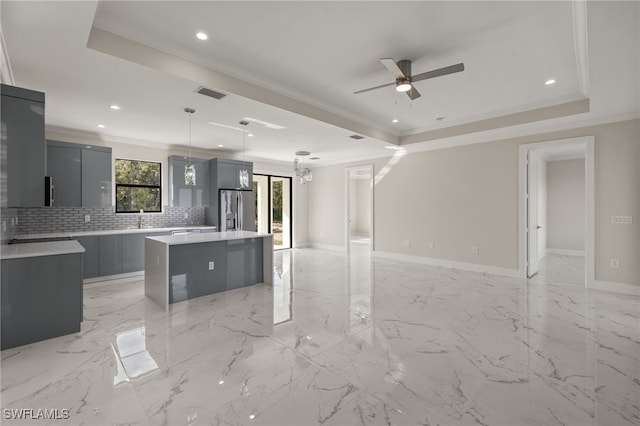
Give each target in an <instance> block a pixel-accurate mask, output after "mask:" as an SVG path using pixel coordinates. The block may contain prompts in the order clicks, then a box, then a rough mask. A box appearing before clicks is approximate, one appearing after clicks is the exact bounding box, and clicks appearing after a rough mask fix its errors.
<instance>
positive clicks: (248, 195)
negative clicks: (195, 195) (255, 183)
mask: <svg viewBox="0 0 640 426" xmlns="http://www.w3.org/2000/svg"><path fill="white" fill-rule="evenodd" d="M219 201H220V202H219V203H218V206H219V212H218V213H219V214H218V230H219V231H220V232H224V231H239V230H244V231H255V230H256V194H255V193H254V192H253V191H236V190H233V189H221V190H220V192H219Z"/></svg>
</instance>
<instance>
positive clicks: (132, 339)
mask: <svg viewBox="0 0 640 426" xmlns="http://www.w3.org/2000/svg"><path fill="white" fill-rule="evenodd" d="M111 348H112V349H113V355H114V356H115V358H116V368H117V374H116V376H115V377H114V378H113V385H114V386H116V385H118V384H120V383H123V382H129V381H130V380H131V379H135V378H138V377H141V376H143V375H145V374H148V373H151V372H153V371H157V370H158V364H157V363H156V362H155V360H154V359H153V358H152V357H151V355H150V354H149V352H148V351H147V345H146V340H145V327H138V328H134V329H131V330H127V331H124V332H122V333H118V334H116V336H115V342H114V343H112V344H111Z"/></svg>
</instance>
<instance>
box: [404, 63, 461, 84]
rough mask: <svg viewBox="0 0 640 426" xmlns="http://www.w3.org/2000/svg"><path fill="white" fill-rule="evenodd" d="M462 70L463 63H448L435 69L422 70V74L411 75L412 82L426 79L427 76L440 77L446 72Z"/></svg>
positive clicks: (451, 72)
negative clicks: (446, 65)
mask: <svg viewBox="0 0 640 426" xmlns="http://www.w3.org/2000/svg"><path fill="white" fill-rule="evenodd" d="M460 71H464V64H463V63H460V64H455V65H449V66H448V67H444V68H438V69H437V70H432V71H427V72H423V73H422V74H416V75H414V76H412V77H411V81H412V82H414V83H415V82H416V81H421V80H427V79H429V78H434V77H440V76H443V75H447V74H453V73H456V72H460Z"/></svg>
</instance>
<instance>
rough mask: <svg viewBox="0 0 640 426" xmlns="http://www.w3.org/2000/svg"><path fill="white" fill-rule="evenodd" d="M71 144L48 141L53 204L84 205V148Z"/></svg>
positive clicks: (48, 167)
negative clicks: (53, 189)
mask: <svg viewBox="0 0 640 426" xmlns="http://www.w3.org/2000/svg"><path fill="white" fill-rule="evenodd" d="M69 145H70V144H64V143H58V142H56V141H47V176H51V178H52V179H53V185H54V186H55V199H54V201H53V203H52V205H53V206H56V207H57V206H62V207H81V206H82V150H80V149H79V148H76V147H75V146H69Z"/></svg>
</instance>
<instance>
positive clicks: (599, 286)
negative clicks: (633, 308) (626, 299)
mask: <svg viewBox="0 0 640 426" xmlns="http://www.w3.org/2000/svg"><path fill="white" fill-rule="evenodd" d="M587 288H589V289H592V290H602V291H611V292H613V293H620V294H627V295H630V296H640V285H633V284H626V283H615V282H612V281H601V280H593V281H592V282H590V283H588V284H587Z"/></svg>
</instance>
